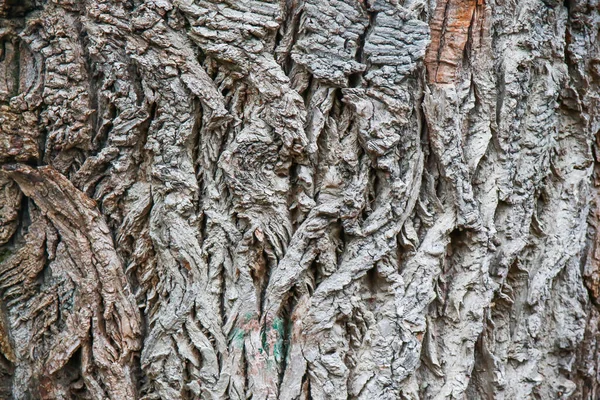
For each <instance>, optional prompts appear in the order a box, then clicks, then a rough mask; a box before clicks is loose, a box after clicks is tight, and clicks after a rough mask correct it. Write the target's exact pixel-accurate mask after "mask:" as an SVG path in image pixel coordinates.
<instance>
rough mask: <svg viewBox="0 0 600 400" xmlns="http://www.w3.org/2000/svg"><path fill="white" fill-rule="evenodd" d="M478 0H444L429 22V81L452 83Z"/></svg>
mask: <svg viewBox="0 0 600 400" xmlns="http://www.w3.org/2000/svg"><path fill="white" fill-rule="evenodd" d="M477 3H478V2H477V0H441V1H439V2H438V4H437V6H436V9H435V12H434V15H433V17H432V19H431V22H430V24H429V26H430V29H431V43H430V44H429V47H428V48H427V53H426V54H425V65H426V67H427V77H428V81H429V83H451V82H452V81H453V80H454V78H455V76H456V71H457V69H458V67H459V65H460V63H461V62H462V58H463V52H464V49H465V45H466V44H467V41H468V39H469V28H470V26H471V23H472V21H473V13H474V12H475V8H476V6H477Z"/></svg>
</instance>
